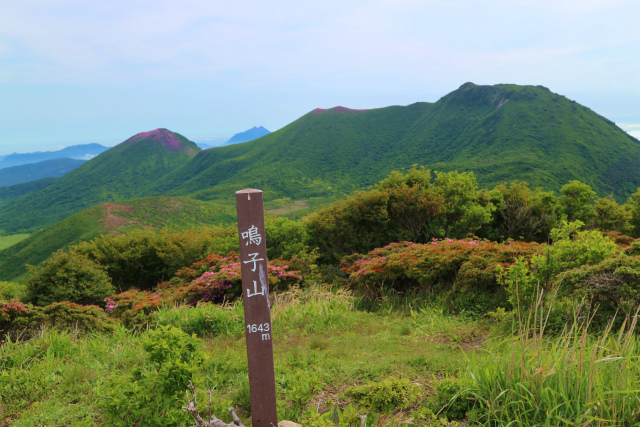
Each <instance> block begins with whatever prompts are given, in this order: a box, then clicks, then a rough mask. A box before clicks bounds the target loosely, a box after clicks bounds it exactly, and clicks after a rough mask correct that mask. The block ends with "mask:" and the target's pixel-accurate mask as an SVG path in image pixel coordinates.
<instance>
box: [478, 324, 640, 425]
mask: <svg viewBox="0 0 640 427" xmlns="http://www.w3.org/2000/svg"><path fill="white" fill-rule="evenodd" d="M637 319H638V317H637V313H636V317H634V318H633V320H632V321H631V322H630V323H627V322H626V321H625V322H624V323H623V325H622V327H621V328H620V330H619V331H618V332H614V331H613V330H612V326H613V320H612V321H611V322H610V323H609V325H608V326H607V327H606V328H605V330H604V331H602V332H600V333H599V334H597V335H591V334H589V327H590V324H591V320H592V318H590V319H585V321H583V322H582V323H577V322H576V323H574V325H573V326H572V327H570V328H567V329H565V331H564V332H563V333H562V334H561V335H560V336H559V337H555V338H553V339H547V337H545V335H544V326H545V319H544V318H543V317H542V316H540V317H539V318H536V319H534V321H533V322H526V327H521V329H520V331H519V333H518V334H517V335H514V336H511V337H509V338H507V339H503V340H501V341H497V342H494V343H493V344H492V345H490V346H488V350H487V353H486V354H485V355H484V357H475V358H473V359H472V360H471V361H470V365H469V368H468V369H469V373H470V374H471V377H472V378H473V379H474V380H475V382H476V389H475V390H474V392H473V394H474V395H475V397H476V398H477V400H478V403H479V406H480V407H479V408H477V409H476V416H477V417H478V422H480V423H481V424H482V425H486V426H494V425H509V426H637V425H640V360H639V359H640V346H639V345H638V344H639V342H638V336H637V334H636V331H637ZM532 325H534V326H535V327H532V328H529V326H532Z"/></svg>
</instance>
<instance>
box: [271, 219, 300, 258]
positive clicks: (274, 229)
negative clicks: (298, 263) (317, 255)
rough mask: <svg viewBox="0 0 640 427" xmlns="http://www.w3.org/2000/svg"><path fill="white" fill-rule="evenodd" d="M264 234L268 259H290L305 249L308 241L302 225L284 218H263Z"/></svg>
mask: <svg viewBox="0 0 640 427" xmlns="http://www.w3.org/2000/svg"><path fill="white" fill-rule="evenodd" d="M264 229H265V234H266V238H267V258H268V259H277V258H282V259H291V257H293V256H295V255H298V254H300V252H302V251H304V250H305V249H307V247H306V246H305V242H306V241H307V240H308V237H307V236H306V231H305V229H304V225H303V224H302V223H301V222H299V221H292V220H290V219H288V218H285V217H281V216H279V217H272V216H269V217H267V218H265V223H264Z"/></svg>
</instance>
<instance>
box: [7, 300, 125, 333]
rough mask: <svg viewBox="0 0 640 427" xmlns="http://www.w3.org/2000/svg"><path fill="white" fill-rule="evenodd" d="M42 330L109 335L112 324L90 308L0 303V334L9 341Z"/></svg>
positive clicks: (97, 311)
mask: <svg viewBox="0 0 640 427" xmlns="http://www.w3.org/2000/svg"><path fill="white" fill-rule="evenodd" d="M43 328H55V329H59V330H67V329H70V330H77V331H91V332H96V333H105V332H111V331H113V330H114V328H115V322H114V321H112V320H111V319H109V318H108V317H107V315H106V314H105V312H104V310H102V309H100V308H99V307H96V306H94V305H87V306H84V305H79V304H75V303H71V302H66V301H63V302H55V303H52V304H50V305H48V306H46V307H34V306H32V305H31V304H22V303H20V302H17V301H8V302H2V301H1V300H0V334H2V336H6V337H7V338H10V339H13V340H27V339H29V338H31V337H32V336H33V335H35V334H36V333H37V332H38V331H40V330H42V329H43Z"/></svg>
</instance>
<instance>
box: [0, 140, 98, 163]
mask: <svg viewBox="0 0 640 427" xmlns="http://www.w3.org/2000/svg"><path fill="white" fill-rule="evenodd" d="M108 149H109V147H105V146H103V145H100V144H81V145H72V146H70V147H66V148H63V149H62V150H57V151H36V152H34V153H13V154H9V155H6V156H4V157H2V158H0V169H3V168H8V167H12V166H19V165H26V164H30V163H39V162H43V161H45V160H52V159H62V158H71V159H77V160H90V159H92V158H93V157H95V156H97V155H98V154H100V153H102V152H104V151H106V150H108Z"/></svg>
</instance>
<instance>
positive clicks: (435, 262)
mask: <svg viewBox="0 0 640 427" xmlns="http://www.w3.org/2000/svg"><path fill="white" fill-rule="evenodd" d="M541 249H542V245H539V244H537V243H525V242H508V243H502V244H498V243H492V242H485V241H479V240H475V239H463V240H453V239H442V240H433V241H431V242H430V243H425V244H418V243H411V242H400V243H392V244H390V245H387V246H385V247H382V248H378V249H374V250H373V251H371V252H369V253H368V254H366V255H360V254H356V255H351V256H348V257H345V258H344V259H343V261H342V264H341V266H342V270H343V271H344V272H346V273H348V274H349V275H350V276H349V279H350V284H351V286H352V287H353V288H354V289H357V290H360V291H362V292H364V293H365V294H369V295H372V296H374V295H378V294H379V293H380V292H381V291H382V290H384V289H393V290H396V291H413V290H426V291H430V292H438V293H441V294H443V295H445V296H447V295H448V296H450V297H453V298H454V299H455V298H458V297H461V296H464V295H465V294H467V295H474V296H476V297H477V298H483V297H482V295H485V297H484V298H485V299H486V298H488V299H493V300H495V301H494V302H495V303H504V302H505V301H506V294H505V295H502V293H504V290H503V289H502V288H501V286H500V285H499V283H498V280H497V278H498V273H499V271H500V269H501V268H504V267H507V266H509V265H511V264H513V263H514V262H515V260H516V258H517V257H525V258H531V257H532V256H533V255H535V254H537V253H540V252H541ZM498 294H499V295H498ZM487 296H488V297H487ZM496 298H497V299H498V300H500V301H497V300H496ZM454 305H455V304H454Z"/></svg>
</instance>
